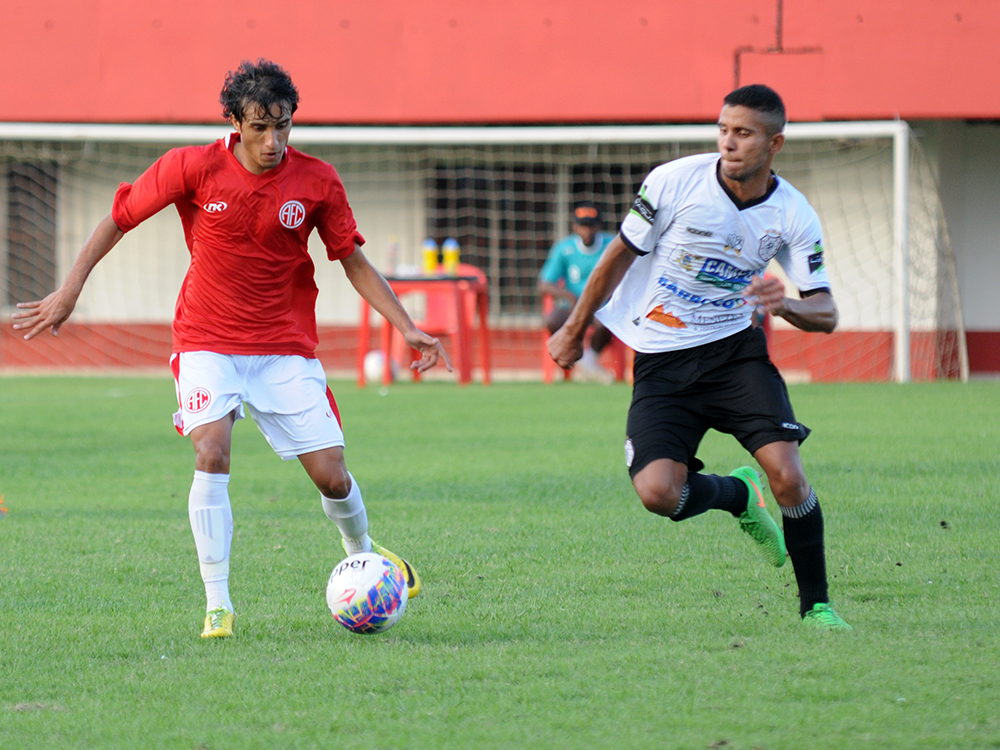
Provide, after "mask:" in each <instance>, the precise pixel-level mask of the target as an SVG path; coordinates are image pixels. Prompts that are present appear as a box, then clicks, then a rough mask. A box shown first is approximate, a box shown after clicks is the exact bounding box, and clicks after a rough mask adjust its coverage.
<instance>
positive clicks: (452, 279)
mask: <svg viewBox="0 0 1000 750" xmlns="http://www.w3.org/2000/svg"><path fill="white" fill-rule="evenodd" d="M386 281H387V282H389V286H390V287H391V288H392V291H393V292H395V294H396V296H397V297H403V296H404V295H406V294H413V293H414V292H422V293H423V294H426V295H428V298H430V296H432V295H439V296H443V297H444V298H445V299H446V300H447V302H448V304H449V306H453V307H452V309H453V311H454V319H455V321H456V325H455V327H454V329H453V330H452V329H450V327H449V328H448V329H445V328H440V327H438V325H437V324H436V323H435V322H434V321H430V320H428V321H426V323H420V322H418V323H417V327H418V328H420V330H422V331H424V332H425V333H428V334H430V335H432V336H437V335H439V334H442V333H446V334H448V335H449V336H451V347H452V351H450V352H448V354H449V356H450V357H451V361H452V366H453V367H455V369H456V370H457V371H458V382H459V383H462V384H463V385H465V384H468V383H471V382H472V320H471V319H470V318H471V317H473V316H472V315H470V314H469V313H470V308H472V309H473V310H475V312H476V314H478V317H479V345H480V351H481V353H482V364H483V384H484V385H489V382H490V331H489V326H488V324H487V318H488V315H489V309H490V296H489V286H488V285H487V283H486V279H485V276H484V275H477V276H467V275H462V276H446V275H443V274H441V275H434V276H387V277H386ZM369 315H370V305H369V304H368V301H367V300H365V299H364V298H362V300H361V322H360V324H359V325H358V387H359V388H364V386H365V368H364V362H365V355H366V354H367V353H368V339H369V336H370V334H371V323H370V321H369ZM394 331H395V329H393V327H392V325H391V324H390V323H389V321H388V320H385V319H383V320H382V330H381V336H380V348H381V349H382V355H383V362H384V363H385V366H384V369H383V371H382V383H383V385H389V384H390V383H391V382H392V360H391V350H392V336H393V333H394ZM413 379H414V380H419V379H420V376H419V374H418V373H417V372H416V371H414V372H413Z"/></svg>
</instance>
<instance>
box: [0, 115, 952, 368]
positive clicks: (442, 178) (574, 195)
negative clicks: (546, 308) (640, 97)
mask: <svg viewBox="0 0 1000 750" xmlns="http://www.w3.org/2000/svg"><path fill="white" fill-rule="evenodd" d="M226 132H227V128H226V127H225V126H224V125H219V126H210V125H194V126H191V125H112V124H107V125H102V124H59V123H0V202H2V203H3V204H4V205H0V257H2V258H3V259H4V262H3V263H2V264H0V266H2V270H0V285H2V287H0V303H2V304H3V307H4V309H5V310H6V311H7V312H8V313H9V311H10V309H11V306H12V305H13V304H14V303H15V302H16V301H19V298H23V297H24V296H25V295H34V294H40V293H45V292H46V291H51V289H48V290H47V289H46V287H51V286H52V285H53V284H55V283H58V281H59V280H61V279H62V278H63V277H64V276H65V273H66V271H67V270H68V266H69V264H70V263H71V262H72V260H73V258H74V257H75V254H76V252H78V250H79V248H80V247H81V246H82V244H83V241H84V240H85V239H86V235H87V234H88V233H89V231H90V230H91V229H92V228H93V226H94V225H96V223H97V221H98V220H99V219H100V218H101V217H102V216H103V215H105V214H106V213H107V212H108V210H109V208H110V205H111V197H112V196H113V193H114V189H115V188H116V187H117V185H118V183H119V182H122V181H132V180H134V179H135V177H137V176H138V174H140V173H141V172H142V171H143V170H144V169H145V168H146V167H147V166H148V165H149V164H150V163H152V161H153V160H155V159H156V158H157V157H158V156H159V155H160V154H162V153H163V152H164V151H165V150H166V149H168V148H170V147H173V146H178V145H188V144H203V143H208V142H211V141H213V140H215V139H217V138H219V137H221V136H223V135H224V134H225V133H226ZM716 132H717V128H716V126H714V125H622V126H524V127H520V126H509V127H508V126H503V127H500V126H498V127H490V126H477V127H325V126H303V125H298V126H296V127H295V128H294V129H293V131H292V137H291V141H290V143H291V145H293V146H295V147H296V148H299V149H300V150H303V151H306V152H309V153H313V154H315V155H317V156H319V157H320V158H323V159H325V160H327V161H329V162H330V163H332V164H333V165H334V166H335V167H336V168H337V170H338V172H339V173H340V174H341V177H342V179H343V180H344V183H345V185H346V187H347V190H348V195H349V196H350V199H351V204H352V208H353V209H354V211H355V215H356V216H357V217H358V221H359V226H360V228H361V230H362V233H363V234H365V236H366V238H367V239H368V244H367V245H366V253H367V254H368V255H369V257H371V258H372V259H373V261H374V262H376V264H377V265H379V266H380V267H385V264H386V263H387V262H388V258H387V254H388V250H387V248H389V247H390V246H392V247H393V251H392V252H393V255H394V256H395V257H396V258H397V260H398V261H399V262H402V263H404V264H413V265H415V264H416V263H417V262H418V261H417V253H418V249H419V246H420V244H421V242H422V241H423V239H424V238H425V237H428V236H430V237H434V238H436V239H437V240H438V241H439V242H440V241H441V240H443V239H444V237H446V236H447V237H456V238H458V239H459V240H460V242H461V244H462V253H463V260H467V261H468V262H471V263H474V264H476V265H479V266H480V267H482V268H483V270H485V271H486V273H487V276H488V278H489V283H490V291H491V295H490V297H491V323H492V325H494V326H495V327H498V328H504V327H508V328H518V327H523V328H530V327H532V326H537V323H538V320H539V309H538V300H537V295H536V294H535V281H536V279H537V273H538V270H539V268H540V266H541V263H542V261H543V260H544V256H545V253H546V251H547V249H548V247H549V245H551V243H552V242H553V241H554V240H555V239H556V238H558V237H559V236H562V235H564V234H565V233H566V232H567V230H568V223H567V217H568V214H569V210H568V209H569V205H570V204H571V203H572V202H573V201H575V200H582V199H589V200H595V201H596V202H598V204H599V205H601V206H602V208H603V209H604V212H605V216H606V217H607V224H608V226H607V229H609V230H610V231H613V230H614V228H615V226H616V225H617V222H618V221H619V220H620V219H621V217H622V216H624V214H625V212H626V211H627V210H628V206H629V205H630V204H631V201H632V199H633V198H634V195H635V190H636V189H637V187H638V184H639V182H640V181H641V179H642V178H643V177H644V176H645V174H647V173H648V172H649V170H650V169H652V168H653V167H655V166H656V165H657V164H660V163H662V162H664V161H667V160H669V159H673V158H677V157H679V156H684V155H687V154H690V153H698V152H704V151H710V150H714V148H715V145H714V143H715V137H716ZM785 134H786V146H785V148H784V150H783V151H782V152H781V153H780V154H779V155H778V157H777V158H776V160H775V168H776V170H777V172H778V174H779V175H780V176H781V177H783V178H785V179H787V180H788V181H789V182H790V183H791V184H793V185H794V186H795V187H797V188H798V189H799V190H801V191H802V192H803V193H805V194H806V196H807V197H808V198H809V200H810V202H811V203H812V204H813V205H814V206H815V207H816V209H817V212H818V213H819V214H820V218H821V221H822V222H823V227H824V237H825V241H826V258H827V267H828V272H829V273H830V276H831V283H832V284H833V287H834V295H835V298H836V299H837V302H838V306H839V307H840V310H841V326H840V329H839V331H838V333H837V334H835V335H834V336H835V337H836V338H834V337H830V338H828V339H824V337H813V338H811V339H804V338H802V337H798V336H796V335H795V332H794V331H791V330H787V329H785V328H783V327H782V326H781V325H780V321H779V322H778V323H776V324H775V330H774V342H775V347H776V348H777V351H778V352H779V355H780V359H781V360H782V361H783V362H784V367H786V368H788V369H790V370H797V371H801V372H804V373H806V377H807V378H808V379H813V380H817V379H876V380H878V379H892V380H895V381H897V382H907V381H909V380H911V379H934V378H941V377H953V378H961V379H965V378H967V375H968V362H967V355H966V353H965V336H964V329H963V326H962V319H961V304H960V300H959V296H958V286H957V281H956V275H955V269H954V260H953V257H952V253H951V247H950V244H949V242H948V236H947V228H946V225H945V222H944V215H943V211H942V209H941V204H940V200H939V198H938V194H937V189H936V186H935V184H934V179H933V170H932V169H931V168H930V166H929V164H928V163H927V159H926V157H925V156H924V155H923V151H922V149H921V148H920V146H919V142H918V141H917V140H916V139H915V138H914V136H913V134H912V132H911V130H910V128H909V127H908V125H907V124H906V123H905V122H902V121H891V122H881V121H879V122H830V123H790V124H789V125H788V126H787V127H786V130H785ZM169 213H172V212H164V214H169ZM122 244H123V246H122V248H121V250H118V249H116V251H115V253H113V254H112V255H111V256H109V257H108V258H107V259H105V261H102V264H101V265H100V266H99V267H98V268H97V269H96V270H95V273H94V277H93V278H92V282H91V283H90V284H89V285H88V288H87V289H85V293H84V296H82V297H81V300H80V304H79V306H78V309H77V312H76V315H75V318H74V319H75V320H80V321H90V322H114V323H116V324H124V325H127V324H130V323H136V324H147V323H162V322H165V321H169V319H170V317H171V315H172V311H173V298H174V296H175V295H176V290H177V288H178V286H179V284H180V280H181V279H182V278H183V274H184V271H185V270H186V267H187V251H186V248H185V247H184V243H183V237H182V235H181V233H180V227H179V222H177V220H176V217H175V216H170V215H161V216H157V217H154V218H153V219H151V220H150V221H149V222H147V223H146V224H144V225H143V226H142V227H140V228H138V229H137V230H135V231H134V232H131V233H129V235H127V237H126V239H125V240H123V243H122ZM320 256H321V252H320V249H317V264H316V265H317V269H318V273H319V274H320V287H321V289H322V290H324V291H323V292H321V299H320V303H319V308H318V316H319V318H320V322H321V324H322V323H326V324H330V325H344V326H348V325H354V324H356V323H357V314H358V312H357V306H356V304H355V303H354V301H353V297H352V296H351V295H350V294H348V293H347V291H348V290H347V289H346V288H345V282H344V281H343V279H341V278H338V277H336V275H335V274H334V272H333V271H332V270H330V269H329V268H327V267H328V266H329V265H330V264H323V263H322V262H320ZM327 289H331V290H332V293H329V294H328V293H327V292H326V290H327ZM341 291H343V292H344V293H343V294H341V293H340V292H341ZM779 366H782V365H781V364H780V363H779Z"/></svg>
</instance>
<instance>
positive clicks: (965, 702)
mask: <svg viewBox="0 0 1000 750" xmlns="http://www.w3.org/2000/svg"><path fill="white" fill-rule="evenodd" d="M333 385H334V391H335V393H336V395H337V398H338V403H339V404H340V407H341V412H342V414H343V417H344V427H345V431H346V434H347V441H348V448H347V459H348V465H349V466H350V467H351V470H352V472H353V473H354V475H355V477H357V479H358V481H359V483H360V484H361V487H362V490H363V492H364V495H365V500H366V504H367V506H368V509H369V517H370V519H371V523H372V533H373V535H374V536H375V537H376V538H377V539H379V540H380V541H382V542H383V543H384V544H386V545H387V546H388V547H389V548H390V549H393V550H395V551H397V552H399V553H401V554H403V555H404V556H407V557H408V558H409V559H410V560H411V561H412V562H413V563H414V564H415V565H417V566H418V568H419V570H420V571H421V573H422V575H423V577H424V592H423V593H422V595H421V596H420V597H419V598H418V599H415V600H414V601H413V602H411V603H410V606H409V607H408V609H407V613H406V615H405V617H404V618H403V621H402V622H401V623H400V624H399V625H397V626H396V627H395V628H394V629H393V630H391V631H390V632H389V633H387V634H385V635H381V636H367V637H366V636H354V635H351V634H349V633H347V632H346V631H345V630H343V629H342V628H340V627H339V626H338V625H337V624H336V623H335V622H334V621H333V619H332V618H331V617H330V615H329V613H328V611H327V610H326V605H325V601H324V596H323V591H324V587H325V583H326V578H327V575H328V574H329V571H330V570H331V569H332V567H333V565H334V563H335V562H337V560H338V559H339V557H340V556H341V555H340V552H339V549H340V548H339V543H338V534H337V531H336V529H335V527H334V526H333V524H331V523H330V522H328V521H327V520H326V518H325V516H324V515H323V512H322V509H321V507H320V503H319V499H318V497H317V493H316V491H315V490H314V489H313V488H312V486H311V484H310V483H309V481H308V479H307V477H306V476H305V473H304V472H303V471H302V469H301V468H300V467H299V465H298V463H297V462H287V463H284V462H282V461H280V460H279V459H278V458H277V457H275V456H274V455H273V453H271V452H270V449H269V448H268V447H267V445H266V443H265V442H264V440H263V438H262V437H261V436H260V435H259V434H258V433H257V431H256V428H254V427H253V425H252V423H250V421H249V420H247V421H246V422H242V423H239V424H238V425H237V427H236V431H235V437H234V446H233V462H232V472H233V474H232V482H231V484H230V494H231V497H232V501H233V511H234V516H235V538H234V541H233V558H232V559H233V562H232V578H231V589H232V593H233V596H234V601H235V604H236V607H237V620H236V628H237V632H236V636H235V637H234V638H232V639H230V640H227V641H202V640H201V639H200V638H199V637H198V635H199V632H200V628H201V619H202V617H203V612H204V598H203V589H202V585H201V580H200V577H199V575H198V566H197V560H196V556H195V551H194V542H193V540H192V538H191V533H190V529H189V526H188V520H187V492H188V488H189V485H190V477H191V472H192V470H193V454H192V451H191V448H190V444H189V443H188V441H186V440H184V439H181V438H180V437H178V436H177V435H176V433H175V432H174V430H173V428H172V426H171V423H170V414H171V412H172V411H173V409H174V405H175V404H174V394H173V385H172V383H171V382H170V381H169V380H166V379H164V380H159V379H124V378H107V379H87V378H41V379H33V378H5V379H2V380H0V428H2V429H0V493H2V494H3V496H4V504H3V506H2V507H5V508H7V509H8V513H7V514H6V516H5V517H3V518H0V551H2V557H0V559H2V561H3V566H2V569H0V571H2V579H0V747H2V748H4V750H14V749H15V748H31V750H38V749H39V748H123V749H124V748H129V749H130V750H131V749H134V748H158V749H161V748H162V749H168V748H183V749H185V750H196V749H201V750H223V749H226V748H239V749H240V750H246V749H252V748H329V747H337V748H366V749H367V748H373V747H399V748H434V749H435V750H447V749H450V748H463V749H464V748H486V749H492V748H498V749H499V748H529V747H546V748H597V747H614V748H654V747H655V748H712V747H715V748H721V747H725V748H735V749H742V748H746V749H747V750H750V749H752V748H765V749H780V748H798V747H803V746H805V747H810V748H838V749H840V748H858V747H871V748H879V749H880V750H883V749H886V748H991V747H992V748H1000V711H998V709H997V706H998V705H1000V678H998V676H997V664H1000V640H998V638H997V636H996V629H995V623H996V619H997V617H996V610H997V603H998V599H1000V572H998V570H1000V552H998V544H997V532H998V530H1000V524H998V522H997V514H996V496H997V477H998V475H1000V458H998V452H997V446H998V444H1000V384H997V383H972V384H968V385H959V384H954V383H943V384H915V385H908V386H895V385H831V386H826V385H822V386H821V385H811V386H801V387H794V388H792V389H791V391H792V399H793V402H794V404H795V406H796V412H797V416H798V417H799V418H800V419H801V420H802V421H803V422H805V423H806V424H808V425H809V426H810V427H812V428H813V429H814V433H813V435H812V436H811V437H810V438H809V440H808V441H807V442H806V443H805V444H804V446H803V456H804V461H805V464H806V469H807V473H808V475H809V477H810V479H811V481H812V483H813V484H814V486H815V487H816V488H817V492H818V494H819V497H820V500H821V502H822V504H823V507H824V511H825V516H826V529H827V554H828V567H829V572H830V579H831V594H832V596H833V598H834V600H835V601H836V603H837V606H838V610H839V611H840V612H841V614H843V615H844V617H845V618H846V619H847V620H848V621H849V622H851V623H852V624H853V625H854V627H855V630H854V632H853V633H817V632H814V631H810V630H806V629H805V628H803V627H801V626H800V625H799V623H798V617H797V603H796V596H795V594H796V591H795V584H794V578H793V576H792V572H791V569H790V566H786V567H785V568H782V569H780V570H774V569H772V568H768V567H766V566H765V565H764V564H763V563H762V562H761V561H760V560H759V558H758V557H757V555H756V552H755V550H754V549H753V548H752V543H751V542H750V540H749V539H748V538H746V537H745V535H743V534H741V533H740V532H739V530H738V529H737V527H736V522H735V521H734V520H733V519H731V518H730V517H728V516H725V515H724V514H721V513H710V514H707V515H705V516H701V517H699V518H696V519H692V520H691V521H688V522H685V523H682V524H673V523H670V522H668V521H665V520H663V519H660V518H656V517H654V516H652V515H650V514H649V513H647V512H645V511H644V510H643V509H642V506H641V505H640V503H639V501H638V499H637V498H636V497H635V496H634V494H633V492H632V489H631V486H630V484H629V482H628V478H627V474H626V471H625V468H624V459H623V451H622V441H623V433H624V420H625V411H626V408H627V405H628V400H629V395H630V393H629V390H628V389H627V388H626V387H624V386H617V385H616V386H611V387H601V386H583V385H579V384H560V385H556V386H542V385H535V384H517V385H514V384H503V385H493V386H490V387H488V388H484V387H479V386H473V387H469V388H459V387H456V386H452V385H445V384H441V383H425V384H421V385H399V386H395V387H393V388H392V389H390V391H389V392H388V393H387V394H386V395H379V392H378V391H377V390H375V389H371V388H369V389H366V390H364V391H360V390H358V389H356V388H355V387H354V386H353V385H351V384H348V383H335V384H333ZM699 455H700V457H701V458H702V459H703V460H704V461H705V462H706V464H707V465H708V470H709V471H713V472H717V473H728V472H729V471H731V470H732V469H733V468H735V467H736V466H739V465H741V464H744V463H747V462H748V457H746V456H745V455H744V454H743V453H742V451H741V449H740V447H739V446H738V444H737V443H736V442H735V441H734V440H732V438H729V437H726V436H722V435H718V434H714V433H712V434H710V435H709V436H708V438H707V439H706V441H705V443H704V444H703V447H702V451H701V452H700V454H699ZM771 507H772V512H773V513H774V514H775V515H777V508H776V506H774V504H773V501H772V506H771Z"/></svg>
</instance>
